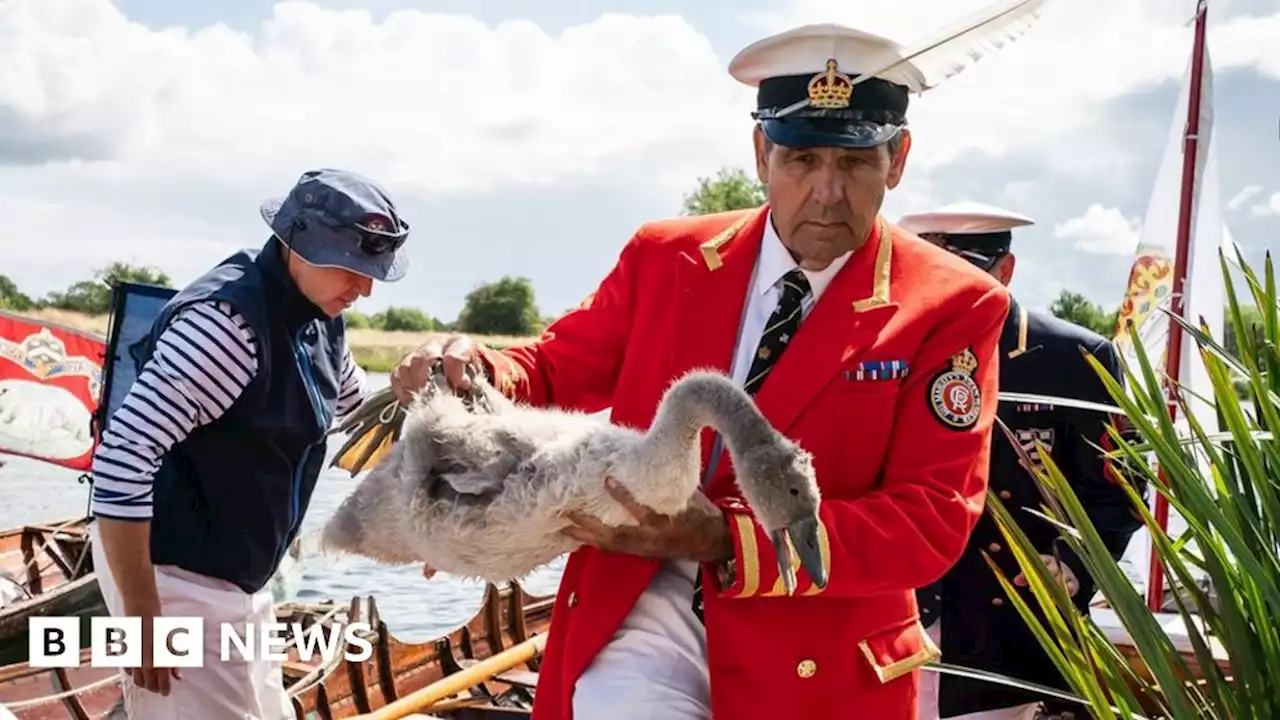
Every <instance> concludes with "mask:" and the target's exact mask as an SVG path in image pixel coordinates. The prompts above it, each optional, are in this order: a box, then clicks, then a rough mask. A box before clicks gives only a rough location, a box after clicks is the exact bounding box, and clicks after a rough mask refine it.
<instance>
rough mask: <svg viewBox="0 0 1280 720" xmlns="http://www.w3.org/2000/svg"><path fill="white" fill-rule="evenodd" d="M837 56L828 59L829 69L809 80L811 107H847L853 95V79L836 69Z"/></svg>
mask: <svg viewBox="0 0 1280 720" xmlns="http://www.w3.org/2000/svg"><path fill="white" fill-rule="evenodd" d="M836 66H837V63H836V59H835V58H828V59H827V69H826V71H825V72H820V73H818V74H817V75H814V76H813V79H811V80H810V81H809V107H813V108H846V107H849V98H850V97H852V96H853V81H851V80H850V79H849V76H848V75H845V74H844V73H842V72H840V71H839V70H837V69H836Z"/></svg>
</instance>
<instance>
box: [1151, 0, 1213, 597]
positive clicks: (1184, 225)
mask: <svg viewBox="0 0 1280 720" xmlns="http://www.w3.org/2000/svg"><path fill="white" fill-rule="evenodd" d="M1208 10H1209V4H1208V0H1198V2H1197V3H1196V24H1195V39H1194V41H1193V43H1192V50H1191V53H1192V54H1191V87H1190V91H1189V93H1188V95H1189V98H1188V102H1187V125H1186V132H1185V133H1184V135H1183V141H1182V197H1181V199H1180V202H1179V207H1178V235H1177V250H1176V254H1175V256H1174V261H1173V293H1172V298H1171V299H1170V300H1171V302H1170V304H1171V306H1172V310H1173V313H1174V314H1175V315H1177V316H1178V317H1182V316H1183V314H1184V313H1183V300H1184V299H1185V297H1186V294H1185V285H1186V280H1187V265H1188V256H1189V255H1190V251H1191V220H1192V218H1191V209H1192V207H1193V206H1194V203H1195V193H1196V187H1195V179H1196V174H1195V171H1196V151H1197V150H1198V149H1199V141H1200V138H1199V134H1200V87H1201V84H1202V80H1203V76H1204V55H1205V22H1206V20H1207V18H1208V15H1209V12H1208ZM1181 373H1182V325H1181V324H1180V323H1177V322H1170V323H1169V335H1168V342H1167V344H1166V346H1165V375H1166V380H1165V387H1166V392H1167V393H1168V396H1169V419H1170V420H1171V421H1172V420H1175V419H1176V418H1177V411H1178V404H1177V401H1176V400H1175V398H1176V393H1177V386H1178V383H1179V379H1180V378H1181ZM1159 473H1160V481H1161V484H1164V483H1165V476H1164V470H1163V468H1161V469H1160V470H1159ZM1154 514H1155V521H1156V522H1157V523H1159V525H1160V529H1161V531H1167V530H1168V528H1169V501H1168V500H1167V499H1166V498H1165V496H1164V495H1162V494H1160V493H1158V492H1157V493H1156V496H1155V509H1154ZM1147 577H1148V578H1150V580H1149V581H1148V583H1147V607H1148V609H1150V610H1151V611H1152V612H1159V611H1160V607H1161V605H1162V604H1163V602H1162V601H1163V599H1164V573H1163V570H1162V568H1161V567H1160V557H1159V555H1158V554H1157V553H1156V551H1155V547H1154V546H1152V548H1151V557H1150V572H1149V574H1148V575H1147Z"/></svg>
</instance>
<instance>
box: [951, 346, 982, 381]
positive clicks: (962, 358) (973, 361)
mask: <svg viewBox="0 0 1280 720" xmlns="http://www.w3.org/2000/svg"><path fill="white" fill-rule="evenodd" d="M951 369H952V370H954V371H956V372H958V373H963V374H965V375H972V374H973V371H974V370H977V369H978V358H977V357H975V356H974V354H973V351H972V350H970V349H969V348H965V349H964V350H962V351H960V352H958V353H956V354H955V355H954V356H952V358H951Z"/></svg>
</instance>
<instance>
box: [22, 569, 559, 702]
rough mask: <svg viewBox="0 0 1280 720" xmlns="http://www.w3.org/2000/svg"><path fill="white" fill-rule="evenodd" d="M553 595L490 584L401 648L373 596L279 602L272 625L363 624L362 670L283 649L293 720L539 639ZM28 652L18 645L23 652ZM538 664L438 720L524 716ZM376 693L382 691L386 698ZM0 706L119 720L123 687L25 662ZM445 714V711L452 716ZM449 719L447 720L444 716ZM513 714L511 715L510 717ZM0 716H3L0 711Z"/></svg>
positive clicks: (404, 690) (480, 691) (85, 659)
mask: <svg viewBox="0 0 1280 720" xmlns="http://www.w3.org/2000/svg"><path fill="white" fill-rule="evenodd" d="M552 603H553V599H552V598H550V597H538V598H534V597H530V596H529V595H528V594H526V593H525V592H524V591H523V589H522V588H520V587H519V585H515V584H513V585H512V586H511V587H510V588H503V589H499V588H496V587H493V586H490V587H489V588H488V589H487V591H486V594H485V599H484V604H483V605H482V606H481V608H480V610H479V611H478V612H477V613H476V615H475V616H474V617H473V618H472V619H471V620H470V621H469V622H467V623H466V624H465V625H463V626H462V627H460V628H458V629H457V630H455V631H453V632H452V633H449V634H447V635H445V636H443V637H441V638H439V639H437V640H433V641H428V642H425V643H421V644H411V643H404V642H401V641H399V640H397V639H396V638H395V637H393V636H392V635H391V634H390V633H389V632H388V631H387V627H386V624H385V623H384V622H383V621H382V620H381V619H380V618H379V617H378V611H377V605H376V603H375V602H374V600H373V598H372V597H369V598H354V599H353V600H352V601H351V603H350V605H349V606H347V607H345V608H344V607H342V606H334V605H331V604H304V603H296V602H286V603H279V604H277V605H276V607H275V616H276V619H277V620H278V621H280V622H285V623H299V624H301V625H302V626H303V627H304V628H305V627H308V626H310V625H313V624H317V623H319V624H323V625H326V626H329V627H328V628H327V630H326V632H335V631H336V632H341V630H342V627H343V625H344V624H346V623H348V622H351V621H353V620H359V619H361V618H368V621H369V625H370V628H371V634H370V637H369V640H370V641H371V642H372V644H373V647H374V653H373V655H372V656H371V657H370V658H369V659H368V660H366V661H365V662H363V663H347V662H345V661H343V660H342V659H341V657H339V658H338V659H337V661H336V662H334V663H333V664H332V665H330V666H325V665H324V664H323V663H322V662H321V661H319V660H318V659H315V660H308V659H305V658H304V657H303V655H302V654H301V653H300V652H299V650H298V648H297V647H289V648H287V649H286V652H287V654H288V656H289V660H287V661H286V662H285V663H284V675H285V686H286V687H287V688H289V690H288V692H289V696H290V698H291V702H292V704H293V708H294V714H295V716H296V717H297V718H298V719H299V720H328V719H329V718H348V717H353V716H355V715H357V714H360V713H363V712H368V711H369V710H371V709H375V708H380V707H383V706H385V705H387V704H388V702H394V701H395V700H397V699H398V698H401V697H404V696H405V695H408V694H410V693H413V692H415V691H418V690H420V689H422V688H424V687H427V686H428V685H430V684H431V683H433V682H436V681H439V680H440V679H441V678H443V677H446V676H449V675H454V674H455V673H459V672H461V671H463V670H465V669H466V668H469V667H474V666H475V665H476V663H478V662H480V661H482V660H484V659H485V658H487V657H492V656H493V655H494V654H496V653H499V652H501V651H502V650H503V649H506V648H510V647H512V646H514V645H518V644H519V643H520V642H522V641H524V640H527V639H528V638H530V637H531V636H534V635H535V634H538V633H542V632H545V630H546V628H547V627H548V626H549V624H550V620H551V606H552ZM24 647H25V646H24ZM536 671H537V661H536V659H533V660H531V661H529V662H527V663H525V664H524V668H523V669H522V670H521V669H514V670H511V671H508V672H504V673H501V674H499V675H498V676H497V677H496V678H494V679H493V680H492V681H488V680H487V679H486V682H484V683H481V684H478V685H475V686H474V687H471V688H469V692H468V693H467V695H466V696H465V697H461V698H457V699H454V700H453V701H452V702H451V703H449V704H447V705H444V706H441V710H443V711H446V712H444V714H443V715H441V716H442V717H447V718H457V719H458V720H464V719H467V718H509V717H527V716H528V715H529V709H530V707H531V706H532V689H533V686H534V685H535V684H536V681H537V677H536V674H535V673H536ZM383 688H388V689H389V691H388V692H386V693H385V694H384V692H383ZM0 708H7V709H8V710H9V711H10V712H12V713H14V715H15V716H16V717H17V718H18V719H19V720H125V717H126V716H125V713H124V704H123V688H122V686H121V684H120V676H119V674H118V672H117V671H116V670H114V669H111V668H95V667H90V666H89V650H88V649H85V650H82V652H81V658H80V665H79V666H78V667H74V668H33V667H31V666H30V665H28V664H27V663H26V662H21V663H16V664H12V665H8V666H5V667H0ZM450 708H452V709H450ZM449 713H452V714H449ZM513 713H514V714H513ZM0 717H3V713H0Z"/></svg>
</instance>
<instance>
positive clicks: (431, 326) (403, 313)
mask: <svg viewBox="0 0 1280 720" xmlns="http://www.w3.org/2000/svg"><path fill="white" fill-rule="evenodd" d="M370 323H371V324H372V325H373V326H374V327H376V328H378V329H379V330H388V331H392V332H395V331H408V332H431V331H433V330H435V329H436V321H435V319H434V318H432V317H431V316H430V315H428V314H426V313H425V312H423V311H421V310H419V309H418V308H414V307H389V308H387V309H386V310H383V311H382V312H380V313H377V314H375V315H374V316H373V317H372V318H370Z"/></svg>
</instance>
